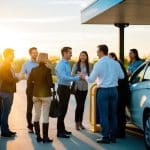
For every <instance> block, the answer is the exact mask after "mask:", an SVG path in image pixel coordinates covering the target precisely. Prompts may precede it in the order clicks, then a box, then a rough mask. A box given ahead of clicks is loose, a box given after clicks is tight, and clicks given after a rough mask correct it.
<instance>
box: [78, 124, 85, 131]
mask: <svg viewBox="0 0 150 150" xmlns="http://www.w3.org/2000/svg"><path fill="white" fill-rule="evenodd" d="M79 127H80V129H82V130H84V129H85V127H84V126H83V125H82V122H80V123H79Z"/></svg>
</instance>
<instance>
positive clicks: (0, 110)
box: [0, 97, 2, 126]
mask: <svg viewBox="0 0 150 150" xmlns="http://www.w3.org/2000/svg"><path fill="white" fill-rule="evenodd" d="M1 115H2V98H1V97H0V126H1Z"/></svg>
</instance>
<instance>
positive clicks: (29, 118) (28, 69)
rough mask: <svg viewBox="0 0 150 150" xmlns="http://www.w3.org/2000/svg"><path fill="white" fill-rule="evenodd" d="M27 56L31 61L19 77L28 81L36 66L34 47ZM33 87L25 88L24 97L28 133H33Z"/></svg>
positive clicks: (36, 54) (36, 52) (36, 53)
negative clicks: (25, 97) (25, 100)
mask: <svg viewBox="0 0 150 150" xmlns="http://www.w3.org/2000/svg"><path fill="white" fill-rule="evenodd" d="M29 55H30V57H31V60H29V61H27V62H26V63H25V64H24V65H23V67H22V70H21V74H20V75H21V77H22V79H24V78H25V79H26V80H28V77H29V74H30V72H31V70H32V69H33V68H35V67H37V66H38V63H37V60H36V59H37V56H38V51H37V48H36V47H32V48H30V49H29ZM32 93H33V87H32V86H31V87H28V86H27V88H26V95H27V112H26V119H27V124H28V125H27V127H28V130H29V133H33V123H32V109H33V101H32V98H33V95H32Z"/></svg>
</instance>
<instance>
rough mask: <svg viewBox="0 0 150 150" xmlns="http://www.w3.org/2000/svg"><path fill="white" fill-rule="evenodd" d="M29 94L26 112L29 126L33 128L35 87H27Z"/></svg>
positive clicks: (27, 93)
mask: <svg viewBox="0 0 150 150" xmlns="http://www.w3.org/2000/svg"><path fill="white" fill-rule="evenodd" d="M26 95H27V112H26V119H27V124H28V125H27V127H28V128H32V127H33V124H32V110H33V88H29V87H27V89H26Z"/></svg>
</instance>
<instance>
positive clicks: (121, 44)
mask: <svg viewBox="0 0 150 150" xmlns="http://www.w3.org/2000/svg"><path fill="white" fill-rule="evenodd" d="M115 26H116V27H118V28H119V58H120V61H121V62H122V63H124V28H125V27H127V26H129V24H128V23H115Z"/></svg>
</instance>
